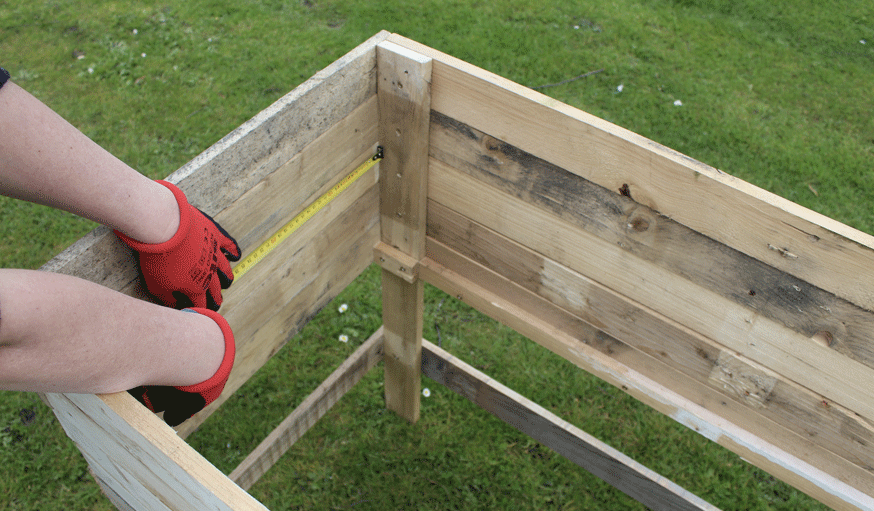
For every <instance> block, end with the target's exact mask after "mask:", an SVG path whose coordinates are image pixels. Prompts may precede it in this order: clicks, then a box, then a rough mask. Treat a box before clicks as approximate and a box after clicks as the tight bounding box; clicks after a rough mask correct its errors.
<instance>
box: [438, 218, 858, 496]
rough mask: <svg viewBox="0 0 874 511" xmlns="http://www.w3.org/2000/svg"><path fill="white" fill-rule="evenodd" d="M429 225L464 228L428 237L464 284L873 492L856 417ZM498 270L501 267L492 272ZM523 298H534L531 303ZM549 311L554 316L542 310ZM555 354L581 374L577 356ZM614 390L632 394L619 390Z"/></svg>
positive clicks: (662, 324)
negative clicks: (498, 298)
mask: <svg viewBox="0 0 874 511" xmlns="http://www.w3.org/2000/svg"><path fill="white" fill-rule="evenodd" d="M432 215H436V216H438V217H439V219H438V220H437V221H438V222H440V225H441V230H442V229H446V227H447V226H448V225H449V224H452V223H457V224H459V227H458V228H457V230H456V232H457V233H458V234H459V236H460V237H452V236H451V234H450V235H448V233H446V232H442V234H440V235H439V239H438V238H431V237H429V239H428V260H429V261H434V262H436V263H438V264H440V265H441V266H443V267H445V268H451V270H452V272H453V273H454V274H457V275H458V276H460V277H462V278H464V279H466V280H468V281H476V283H477V285H478V286H479V287H481V288H483V289H485V290H486V291H488V292H489V293H491V294H493V295H496V296H502V297H505V298H506V299H510V298H509V297H512V299H513V303H514V305H515V306H516V307H518V308H520V309H523V310H526V311H529V313H530V314H531V315H532V316H536V317H538V318H539V319H540V320H542V321H544V322H546V323H549V324H551V325H554V326H555V327H556V328H558V329H560V330H562V331H564V332H568V333H570V334H571V335H572V336H573V337H574V338H575V339H577V340H578V341H580V342H582V343H584V344H586V345H587V346H589V347H591V348H594V349H596V350H598V351H599V352H600V353H602V354H603V355H604V356H607V357H609V358H610V359H612V360H614V361H616V362H618V363H620V364H622V365H623V366H625V367H629V368H632V369H633V370H635V371H637V372H639V373H640V374H641V375H643V376H645V377H647V378H649V379H651V380H652V381H654V382H656V383H658V384H659V385H662V386H663V387H665V388H670V389H672V390H673V391H674V392H676V393H677V394H679V395H681V396H683V397H684V398H685V399H688V400H689V401H691V402H694V403H696V404H698V405H700V406H702V407H704V408H705V409H707V410H710V411H711V412H713V414H715V415H718V416H719V417H721V418H723V419H725V420H728V421H730V422H732V423H735V424H741V425H743V428H744V429H746V430H747V431H748V432H750V433H752V434H754V435H756V436H758V437H761V438H763V439H764V440H766V441H767V442H769V443H772V444H774V445H775V446H776V447H778V448H780V449H781V450H783V451H786V452H787V453H789V454H791V455H792V456H795V457H797V458H800V459H803V460H805V461H806V462H807V463H809V464H811V465H813V466H816V467H819V468H820V469H821V470H823V471H825V472H828V473H831V474H835V475H839V476H840V477H841V478H842V479H844V480H846V481H853V483H854V485H855V486H857V487H860V488H863V487H874V471H872V470H871V466H872V464H871V459H872V452H871V448H870V445H872V443H871V439H872V435H874V433H872V429H874V428H872V426H871V425H870V424H869V423H867V422H865V421H864V420H862V419H861V418H860V417H858V416H857V415H856V414H855V413H853V412H852V411H850V410H846V409H842V408H841V407H839V406H836V405H830V406H823V401H822V397H821V396H817V395H816V394H813V393H811V392H809V391H807V390H806V389H804V388H802V387H799V386H797V385H793V384H792V383H791V382H788V381H786V380H785V379H782V378H779V377H778V376H777V375H774V374H773V373H770V372H769V371H767V370H765V369H764V368H761V367H758V366H755V365H754V364H752V363H750V362H749V361H745V360H743V359H742V358H741V357H738V356H735V355H733V354H731V353H729V352H728V351H726V350H724V349H722V348H720V347H718V345H715V344H713V343H710V342H708V340H707V339H703V338H700V336H697V335H696V334H694V333H693V332H690V331H688V330H686V329H683V328H679V327H678V326H677V325H675V324H673V323H672V322H670V321H666V318H660V317H659V315H658V314H655V313H654V312H653V311H650V310H648V309H646V308H642V307H640V306H639V305H637V304H634V303H631V302H629V301H628V300H626V299H624V298H623V297H620V296H618V295H615V294H612V293H611V292H609V290H607V289H604V288H602V287H601V286H599V285H598V284H597V283H594V282H592V281H589V280H588V279H586V278H584V277H582V276H581V275H579V274H576V273H575V272H573V271H571V270H569V269H567V268H562V267H560V265H558V264H557V263H555V262H553V261H549V260H546V259H544V258H543V257H542V256H539V255H537V254H534V253H533V252H531V251H529V250H528V249H525V248H524V247H521V246H519V245H517V244H513V243H509V242H508V240H501V239H499V238H496V236H495V233H490V232H488V231H487V230H485V229H484V228H482V227H481V226H476V225H475V224H472V223H470V221H469V220H468V221H465V220H461V219H459V218H458V216H457V215H452V214H451V213H448V212H447V211H446V210H445V209H444V208H442V207H441V206H440V205H438V204H435V203H431V204H430V205H429V216H432ZM453 216H454V218H453ZM447 219H449V220H447ZM462 233H463V234H462ZM467 236H469V237H471V238H473V239H475V240H476V244H475V245H471V247H472V246H475V247H476V251H475V253H474V252H472V251H470V250H467V249H466V248H465V246H464V245H465V243H466V242H465V241H462V240H461V237H467ZM447 238H451V239H447ZM443 240H446V241H449V242H450V243H451V244H452V246H451V247H450V246H449V245H446V244H444V243H443V242H442V241H443ZM468 248H470V247H468ZM496 254H499V255H496ZM508 254H514V256H508ZM495 261H497V267H495V266H493V265H492V263H493V262H495ZM537 271H540V272H542V273H543V274H547V273H548V274H551V275H552V276H553V277H554V278H555V279H556V280H554V281H552V280H551V279H541V277H542V275H541V276H536V275H535V274H536V272H537ZM517 288H521V289H522V290H525V291H526V292H527V293H531V296H530V297H526V294H525V293H520V292H519V289H517ZM450 291H451V292H452V293H455V292H458V290H457V289H455V288H453V289H452V290H447V292H450ZM534 296H536V297H537V298H536V299H534V298H533V297H534ZM545 303H549V304H550V306H548V307H546V306H544V304H545ZM535 340H536V339H535ZM538 342H540V341H538ZM550 346H551V345H546V347H548V348H550ZM550 349H553V348H550ZM553 351H555V349H553ZM556 353H557V354H559V355H560V356H562V357H564V358H566V359H568V360H569V361H571V362H573V363H575V364H577V365H579V364H578V362H577V358H576V353H575V352H568V351H556ZM584 368H588V367H584ZM763 382H770V384H769V385H766V384H764V383H763ZM612 383H614V384H616V385H617V386H618V387H619V388H622V389H623V390H627V389H626V388H625V387H623V386H622V384H621V383H617V382H612ZM726 387H727V388H726ZM747 392H749V395H747ZM635 397H637V396H635Z"/></svg>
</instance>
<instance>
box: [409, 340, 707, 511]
mask: <svg viewBox="0 0 874 511" xmlns="http://www.w3.org/2000/svg"><path fill="white" fill-rule="evenodd" d="M422 372H423V373H424V374H425V375H426V376H428V377H429V378H432V379H433V380H435V381H437V383H440V384H441V385H444V386H445V387H447V388H448V389H450V390H452V391H453V392H455V393H457V394H459V395H461V396H462V397H464V398H466V399H468V400H470V401H472V402H473V403H474V404H476V405H477V406H479V407H480V408H482V409H484V410H486V411H487V412H490V413H492V414H493V415H495V416H496V417H498V418H499V419H501V420H502V421H504V422H506V423H507V424H509V425H511V426H513V427H514V428H516V429H518V430H519V431H521V432H523V433H525V434H526V435H528V436H530V437H531V438H533V439H534V440H537V441H538V442H540V443H542V444H543V445H545V446H547V447H549V448H550V449H552V450H554V451H556V452H557V453H559V454H561V455H562V456H564V457H565V458H567V459H568V460H570V461H572V462H573V463H576V464H577V465H579V466H580V467H582V468H584V469H586V470H588V471H589V472H591V473H592V474H593V475H595V476H597V477H599V478H600V479H602V480H604V481H605V482H607V483H609V484H611V485H612V486H614V487H615V488H617V489H618V490H620V491H622V492H624V493H625V494H627V495H628V496H629V497H631V498H633V499H635V500H637V501H638V502H640V503H641V504H643V505H645V506H646V507H647V508H648V509H653V510H664V511H678V510H694V509H697V510H716V509H717V508H716V507H714V506H712V505H710V504H709V503H707V502H706V501H704V500H702V499H700V498H699V497H696V496H695V495H694V494H692V493H690V492H689V491H687V490H685V489H683V488H682V487H680V486H678V485H677V484H675V483H673V482H672V481H670V480H668V479H666V478H664V477H662V476H661V475H659V474H658V473H656V472H653V471H652V470H650V469H648V468H646V467H644V466H643V465H641V464H640V463H637V462H636V461H634V460H633V459H631V458H629V457H628V456H626V455H624V454H622V453H621V452H619V451H617V450H616V449H613V448H612V447H610V446H608V445H607V444H605V443H603V442H601V441H600V440H598V439H597V438H595V437H593V436H591V435H589V434H587V433H586V432H584V431H582V430H581V429H579V428H577V427H576V426H574V425H572V424H569V423H568V422H566V421H564V420H562V419H561V418H559V417H558V416H556V415H555V414H553V413H552V412H550V411H549V410H546V409H545V408H543V407H541V406H540V405H538V404H536V403H533V402H531V401H530V400H528V399H526V398H525V397H523V396H521V395H519V394H518V393H516V392H514V391H513V390H511V389H509V388H507V387H505V386H504V385H501V384H500V383H498V382H496V381H495V380H493V379H491V378H489V377H488V376H486V375H485V374H483V373H481V372H479V371H477V370H476V369H474V368H473V367H471V366H470V365H468V364H466V363H464V362H463V361H461V360H459V359H457V358H455V357H453V356H452V355H450V354H449V353H448V352H446V351H445V350H442V349H440V348H439V347H437V346H435V345H433V344H431V343H430V342H427V341H424V342H423V347H422Z"/></svg>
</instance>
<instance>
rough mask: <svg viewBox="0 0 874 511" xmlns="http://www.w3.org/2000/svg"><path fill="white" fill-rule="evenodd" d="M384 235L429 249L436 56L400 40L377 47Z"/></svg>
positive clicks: (407, 246) (398, 244)
mask: <svg viewBox="0 0 874 511" xmlns="http://www.w3.org/2000/svg"><path fill="white" fill-rule="evenodd" d="M376 53H377V61H378V65H379V73H378V76H377V91H378V96H379V140H380V143H381V144H382V146H383V148H384V150H385V159H384V160H382V162H381V170H382V175H381V176H380V180H379V182H380V187H381V194H380V198H381V203H382V204H381V206H380V212H381V215H382V218H381V219H380V224H381V225H382V241H383V242H384V243H386V244H388V245H390V246H392V247H395V248H397V249H399V250H400V251H401V252H404V253H406V254H408V255H410V256H411V257H412V258H413V259H415V260H419V259H421V257H422V255H423V254H424V253H425V235H424V226H425V200H424V198H425V197H427V193H428V192H427V186H428V179H427V175H428V174H427V170H428V147H429V142H428V139H429V137H428V131H429V129H430V123H429V119H430V115H431V59H430V58H425V57H422V56H421V55H418V54H416V53H414V52H410V51H409V50H405V49H404V48H401V47H399V46H397V45H393V44H390V43H381V44H380V45H379V46H377V47H376Z"/></svg>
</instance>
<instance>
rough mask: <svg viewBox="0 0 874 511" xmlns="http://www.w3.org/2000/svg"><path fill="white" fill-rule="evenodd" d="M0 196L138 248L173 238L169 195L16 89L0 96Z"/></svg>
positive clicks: (6, 89)
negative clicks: (62, 213) (73, 218)
mask: <svg viewBox="0 0 874 511" xmlns="http://www.w3.org/2000/svg"><path fill="white" fill-rule="evenodd" d="M0 194H3V195H7V196H10V197H15V198H19V199H24V200H27V201H30V202H36V203H39V204H45V205H48V206H52V207H57V208H61V209H64V210H66V211H70V212H72V213H75V214H77V215H80V216H83V217H85V218H89V219H91V220H94V221H96V222H99V223H102V224H104V225H108V226H109V227H112V228H113V229H118V230H119V231H121V232H123V233H125V234H127V235H128V236H130V237H132V238H134V239H137V240H139V241H142V242H144V243H160V242H163V241H166V240H167V239H169V238H170V237H172V235H173V233H175V232H176V229H177V228H178V222H179V211H178V208H177V205H176V202H175V200H174V199H173V196H172V194H170V192H169V191H168V190H167V189H166V188H164V187H162V186H160V185H158V184H156V183H155V182H153V181H152V180H150V179H148V178H146V177H145V176H143V175H142V174H140V173H139V172H137V171H135V170H134V169H132V168H130V167H129V166H128V165H126V164H125V163H123V162H122V161H120V160H119V159H118V158H116V157H114V156H113V155H111V154H110V153H109V152H107V151H106V150H104V149H103V148H101V147H100V146H99V145H97V144H96V143H94V142H93V141H92V140H90V139H89V138H88V137H86V136H85V135H84V134H82V133H81V132H80V131H79V130H77V129H76V128H75V127H73V125H71V124H70V123H68V122H67V121H65V120H64V119H63V118H61V117H60V116H59V115H58V114H56V113H55V112H54V111H52V110H51V109H50V108H48V107H47V106H46V105H44V104H43V103H42V102H40V101H39V100H38V99H36V98H34V97H33V96H32V95H30V94H29V93H28V92H26V91H25V90H24V89H22V88H21V87H18V86H17V85H16V84H14V83H12V82H9V83H7V84H6V85H5V86H3V87H2V88H0Z"/></svg>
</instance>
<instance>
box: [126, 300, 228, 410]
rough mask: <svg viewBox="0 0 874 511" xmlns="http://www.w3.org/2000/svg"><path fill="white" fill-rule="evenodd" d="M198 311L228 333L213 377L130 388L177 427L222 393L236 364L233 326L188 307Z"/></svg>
mask: <svg viewBox="0 0 874 511" xmlns="http://www.w3.org/2000/svg"><path fill="white" fill-rule="evenodd" d="M185 310H186V311H192V312H197V313H199V314H203V315H204V316H207V317H209V318H211V319H212V320H213V321H215V322H216V323H217V324H218V325H219V327H220V328H221V329H222V333H223V334H225V356H224V359H222V363H221V365H220V366H219V368H218V371H216V373H215V375H213V376H212V377H211V378H210V379H208V380H206V381H204V382H201V383H198V384H196V385H186V386H179V387H169V386H160V385H145V386H140V387H136V388H133V389H130V390H128V393H129V394H131V395H132V396H133V397H135V398H136V399H137V401H139V402H140V403H142V404H143V405H144V406H145V407H146V408H148V409H149V410H151V411H153V412H155V413H159V412H164V422H166V423H167V424H169V425H170V426H178V425H179V424H182V423H183V422H185V421H186V420H188V419H190V418H191V416H192V415H194V414H195V413H197V412H199V411H201V410H203V409H204V407H206V405H208V404H210V403H212V402H213V401H215V400H216V399H218V397H219V396H220V395H221V393H222V390H224V388H225V383H227V381H228V376H229V375H230V374H231V368H232V367H233V366H234V354H235V349H236V348H235V345H234V333H233V332H232V331H231V327H230V325H228V322H227V321H225V318H223V317H221V316H220V315H219V314H218V313H217V312H213V311H211V310H208V309H200V308H196V309H185Z"/></svg>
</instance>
